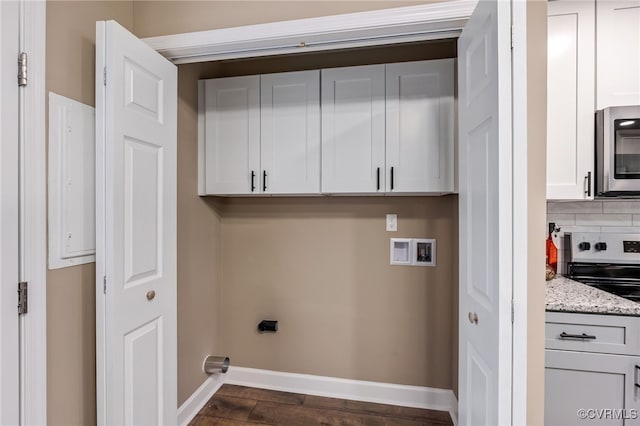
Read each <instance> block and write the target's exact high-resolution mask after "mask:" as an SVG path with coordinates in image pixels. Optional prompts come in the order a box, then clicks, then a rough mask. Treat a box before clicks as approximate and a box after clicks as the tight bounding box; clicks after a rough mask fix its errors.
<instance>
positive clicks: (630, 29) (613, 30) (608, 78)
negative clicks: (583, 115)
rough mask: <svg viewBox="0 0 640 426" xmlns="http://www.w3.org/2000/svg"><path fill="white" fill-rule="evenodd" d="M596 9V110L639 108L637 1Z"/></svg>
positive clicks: (605, 4)
mask: <svg viewBox="0 0 640 426" xmlns="http://www.w3.org/2000/svg"><path fill="white" fill-rule="evenodd" d="M597 8H598V9H597V20H596V24H597V49H598V50H597V76H598V84H597V88H598V90H597V99H596V101H597V107H598V109H602V108H606V107H610V106H619V105H640V0H632V1H619V0H610V1H598V2H597Z"/></svg>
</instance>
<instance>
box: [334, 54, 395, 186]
mask: <svg viewBox="0 0 640 426" xmlns="http://www.w3.org/2000/svg"><path fill="white" fill-rule="evenodd" d="M384 75H385V74H384V65H367V66H362V67H348V68H334V69H326V70H322V192H325V193H367V192H370V193H375V192H382V193H383V192H384V181H385V179H384V178H385V173H384V170H385V111H384V102H385V100H384V97H385V88H384V85H385V81H384ZM378 173H379V174H380V178H379V183H380V184H379V185H378Z"/></svg>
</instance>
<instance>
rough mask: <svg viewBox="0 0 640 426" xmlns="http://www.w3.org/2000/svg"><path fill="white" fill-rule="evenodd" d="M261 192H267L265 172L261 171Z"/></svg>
mask: <svg viewBox="0 0 640 426" xmlns="http://www.w3.org/2000/svg"><path fill="white" fill-rule="evenodd" d="M262 192H267V171H266V170H263V171H262Z"/></svg>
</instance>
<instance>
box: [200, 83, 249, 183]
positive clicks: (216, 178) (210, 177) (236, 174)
mask: <svg viewBox="0 0 640 426" xmlns="http://www.w3.org/2000/svg"><path fill="white" fill-rule="evenodd" d="M199 84H200V100H199V106H200V111H199V115H200V117H199V126H200V129H199V132H198V133H199V139H200V140H199V152H198V155H199V176H200V179H199V182H200V184H199V191H198V192H199V194H200V195H227V194H251V193H252V192H255V191H256V190H258V174H259V173H260V77H259V76H257V75H252V76H247V77H230V78H219V79H212V80H204V81H200V82H199ZM203 91H204V93H203ZM203 136H204V137H203ZM252 176H254V177H253V185H252ZM203 183H204V185H203ZM252 189H253V190H252Z"/></svg>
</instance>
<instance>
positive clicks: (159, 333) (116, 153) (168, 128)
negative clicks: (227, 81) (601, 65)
mask: <svg viewBox="0 0 640 426" xmlns="http://www.w3.org/2000/svg"><path fill="white" fill-rule="evenodd" d="M96 40H97V43H96V53H97V61H96V69H97V70H98V71H97V87H96V93H97V96H96V140H97V149H96V170H97V177H96V185H97V188H96V194H97V195H96V198H97V207H96V213H97V218H96V229H97V231H98V238H97V240H98V244H97V250H98V253H97V256H96V258H97V265H96V271H97V288H96V298H97V312H96V315H97V318H96V323H97V339H96V340H97V354H96V357H97V364H98V368H97V370H98V371H97V373H98V374H97V376H98V379H97V382H98V383H97V388H98V389H97V390H98V423H99V424H118V425H123V424H124V425H132V424H136V425H137V424H158V425H160V424H175V423H176V421H177V394H176V393H177V371H176V370H177V365H176V362H177V361H176V352H177V347H176V345H177V344H176V142H177V136H176V120H177V118H176V108H177V73H176V67H175V66H174V65H173V64H171V63H170V62H168V61H167V60H166V59H164V58H163V57H161V56H160V55H159V54H158V53H156V52H155V51H154V50H152V49H151V48H150V47H148V46H147V45H146V44H145V43H143V42H141V41H140V40H138V39H137V38H135V37H134V36H133V35H132V34H130V33H129V32H127V31H126V30H125V29H124V28H123V27H121V26H120V25H118V24H117V23H116V22H115V21H108V22H98V24H97V38H96ZM133 58H135V59H133ZM103 68H105V69H106V85H105V84H103V79H102V78H101V77H102V74H103Z"/></svg>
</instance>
